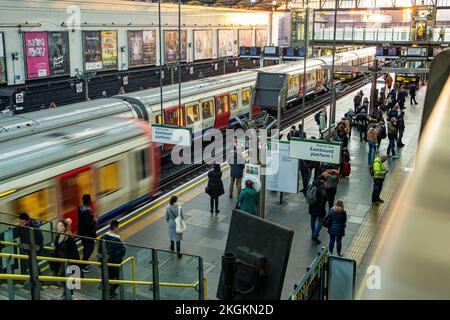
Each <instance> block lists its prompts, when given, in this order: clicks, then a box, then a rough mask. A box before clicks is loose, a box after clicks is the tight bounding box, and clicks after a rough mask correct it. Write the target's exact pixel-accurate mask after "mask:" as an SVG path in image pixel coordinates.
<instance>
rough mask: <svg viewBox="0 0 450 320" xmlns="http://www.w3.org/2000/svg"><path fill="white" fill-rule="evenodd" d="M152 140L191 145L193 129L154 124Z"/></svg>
mask: <svg viewBox="0 0 450 320" xmlns="http://www.w3.org/2000/svg"><path fill="white" fill-rule="evenodd" d="M152 141H153V142H159V143H165V144H176V145H181V146H186V147H190V146H191V142H192V139H191V129H190V128H181V127H176V126H163V125H157V124H153V125H152Z"/></svg>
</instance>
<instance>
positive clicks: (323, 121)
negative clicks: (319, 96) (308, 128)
mask: <svg viewBox="0 0 450 320" xmlns="http://www.w3.org/2000/svg"><path fill="white" fill-rule="evenodd" d="M319 119H320V121H319V123H320V124H319V129H320V131H323V130H325V129H326V128H327V118H326V116H325V114H324V113H323V112H321V113H320V118H319Z"/></svg>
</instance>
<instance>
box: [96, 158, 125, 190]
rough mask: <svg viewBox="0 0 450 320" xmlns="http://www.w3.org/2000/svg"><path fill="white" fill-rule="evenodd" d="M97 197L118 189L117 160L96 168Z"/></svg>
mask: <svg viewBox="0 0 450 320" xmlns="http://www.w3.org/2000/svg"><path fill="white" fill-rule="evenodd" d="M97 185H98V192H97V197H99V198H100V197H103V196H105V195H107V194H109V193H111V192H114V191H116V190H118V189H120V177H119V162H114V163H110V164H108V165H106V166H103V167H101V168H99V169H97Z"/></svg>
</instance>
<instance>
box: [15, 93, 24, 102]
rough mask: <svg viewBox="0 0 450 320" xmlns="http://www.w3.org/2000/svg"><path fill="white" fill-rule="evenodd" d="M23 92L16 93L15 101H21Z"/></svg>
mask: <svg viewBox="0 0 450 320" xmlns="http://www.w3.org/2000/svg"><path fill="white" fill-rule="evenodd" d="M23 96H24V94H23V92H19V93H16V103H23Z"/></svg>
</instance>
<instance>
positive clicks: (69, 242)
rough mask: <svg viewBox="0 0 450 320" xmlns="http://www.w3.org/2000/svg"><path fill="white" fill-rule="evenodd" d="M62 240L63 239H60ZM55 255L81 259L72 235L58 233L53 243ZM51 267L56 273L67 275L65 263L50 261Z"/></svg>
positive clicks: (63, 257) (62, 257) (56, 256)
mask: <svg viewBox="0 0 450 320" xmlns="http://www.w3.org/2000/svg"><path fill="white" fill-rule="evenodd" d="M60 240H61V241H60ZM53 246H54V248H55V251H54V253H53V257H55V258H61V259H71V260H80V255H79V253H78V248H77V245H76V243H75V240H74V238H73V237H72V236H68V235H64V234H57V235H56V237H55V241H54V243H53ZM49 264H50V269H51V270H52V271H53V272H54V274H56V275H60V276H65V272H64V263H61V262H54V261H50V262H49Z"/></svg>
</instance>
